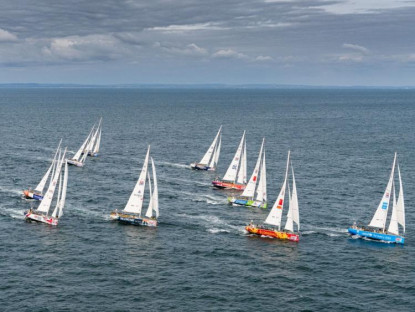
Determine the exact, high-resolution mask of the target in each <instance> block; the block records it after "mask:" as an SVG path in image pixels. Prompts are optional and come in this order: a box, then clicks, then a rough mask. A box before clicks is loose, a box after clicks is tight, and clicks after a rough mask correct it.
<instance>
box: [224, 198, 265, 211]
mask: <svg viewBox="0 0 415 312" xmlns="http://www.w3.org/2000/svg"><path fill="white" fill-rule="evenodd" d="M228 203H229V204H231V205H232V206H246V207H257V208H264V209H266V208H267V207H268V204H267V203H266V202H262V201H258V200H249V199H242V198H237V197H228Z"/></svg>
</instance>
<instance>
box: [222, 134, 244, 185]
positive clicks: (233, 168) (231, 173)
mask: <svg viewBox="0 0 415 312" xmlns="http://www.w3.org/2000/svg"><path fill="white" fill-rule="evenodd" d="M244 142H245V131H244V133H243V135H242V138H241V142H240V143H239V146H238V149H237V150H236V153H235V156H234V157H233V159H232V162H231V164H230V166H229V168H228V170H227V171H226V173H225V175H224V177H223V180H225V181H232V182H235V180H236V175H237V173H238V169H239V163H240V160H241V154H242V152H243V147H244Z"/></svg>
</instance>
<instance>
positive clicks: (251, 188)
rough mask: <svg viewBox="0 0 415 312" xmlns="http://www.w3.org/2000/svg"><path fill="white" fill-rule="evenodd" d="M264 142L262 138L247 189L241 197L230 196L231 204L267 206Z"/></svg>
mask: <svg viewBox="0 0 415 312" xmlns="http://www.w3.org/2000/svg"><path fill="white" fill-rule="evenodd" d="M264 144H265V139H263V140H262V144H261V149H260V150H259V155H258V159H257V162H256V165H255V168H254V171H253V172H252V175H251V178H250V179H249V181H248V184H247V185H246V188H245V190H244V191H243V193H242V195H241V196H239V197H236V196H232V197H228V202H229V204H232V205H233V206H248V207H261V208H267V175H266V165H265V147H264ZM255 193H256V196H255Z"/></svg>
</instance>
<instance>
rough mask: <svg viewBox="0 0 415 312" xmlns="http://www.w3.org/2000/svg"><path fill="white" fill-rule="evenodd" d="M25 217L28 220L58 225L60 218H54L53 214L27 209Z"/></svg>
mask: <svg viewBox="0 0 415 312" xmlns="http://www.w3.org/2000/svg"><path fill="white" fill-rule="evenodd" d="M25 219H26V221H36V222H41V223H46V224H49V225H58V222H59V220H58V218H54V217H51V216H46V215H42V214H37V213H34V212H33V211H27V212H26V213H25Z"/></svg>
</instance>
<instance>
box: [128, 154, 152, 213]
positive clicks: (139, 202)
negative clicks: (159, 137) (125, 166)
mask: <svg viewBox="0 0 415 312" xmlns="http://www.w3.org/2000/svg"><path fill="white" fill-rule="evenodd" d="M149 155H150V146H149V147H148V149H147V154H146V158H145V160H144V164H143V168H142V169H141V173H140V177H139V178H138V181H137V183H136V185H135V187H134V190H133V192H132V193H131V195H130V198H129V199H128V202H127V205H126V206H125V208H124V212H130V213H136V214H141V208H142V207H143V200H144V189H145V187H146V177H147V167H148V158H149Z"/></svg>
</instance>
